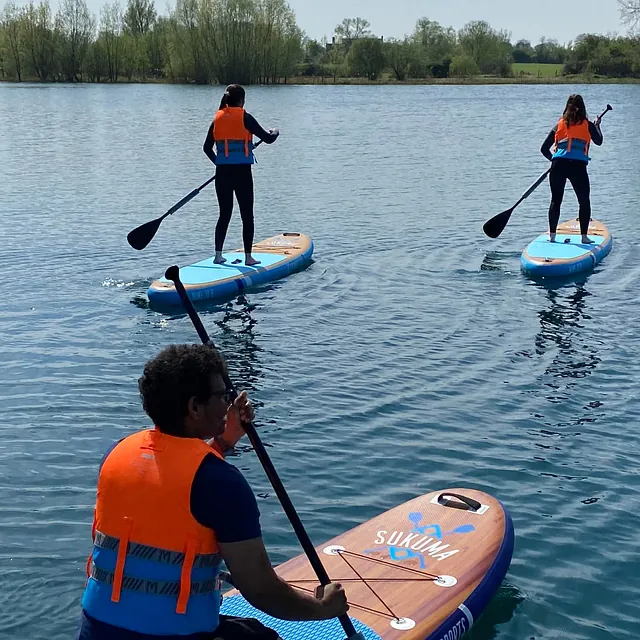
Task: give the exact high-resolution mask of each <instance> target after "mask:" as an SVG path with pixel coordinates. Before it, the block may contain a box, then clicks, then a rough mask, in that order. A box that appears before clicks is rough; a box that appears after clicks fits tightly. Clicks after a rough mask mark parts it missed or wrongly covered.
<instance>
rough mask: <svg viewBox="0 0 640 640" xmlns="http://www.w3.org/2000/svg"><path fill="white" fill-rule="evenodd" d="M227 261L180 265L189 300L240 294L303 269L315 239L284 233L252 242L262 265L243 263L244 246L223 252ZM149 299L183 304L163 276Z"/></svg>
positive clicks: (309, 260) (152, 287)
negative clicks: (249, 265) (222, 262)
mask: <svg viewBox="0 0 640 640" xmlns="http://www.w3.org/2000/svg"><path fill="white" fill-rule="evenodd" d="M222 255H223V256H224V257H225V258H226V259H227V261H226V262H225V263H224V264H214V262H213V257H211V258H207V259H206V260H202V261H200V262H196V263H195V264H190V265H188V266H186V267H181V268H180V279H181V280H182V283H183V284H184V288H185V290H186V291H187V294H188V295H189V299H190V300H192V301H196V300H216V299H219V300H222V299H228V298H232V297H233V296H235V295H237V294H238V293H240V292H242V291H244V290H245V289H248V288H250V287H255V286H256V285H260V284H264V283H267V282H271V281H273V280H278V279H280V278H284V277H285V276H288V275H289V274H290V273H294V272H295V271H300V270H301V269H304V268H305V267H307V266H308V265H309V263H310V262H311V256H312V255H313V241H312V240H311V238H310V237H309V236H307V235H304V234H302V233H281V234H280V235H277V236H272V237H271V238H267V239H266V240H262V241H261V242H258V243H256V244H254V245H253V247H252V256H253V257H254V258H255V259H256V260H260V264H258V265H255V266H253V267H248V266H246V265H245V264H244V257H245V256H244V252H243V250H242V249H237V250H235V251H228V252H224V253H223V254H222ZM147 296H148V297H149V302H150V303H151V304H152V305H154V306H155V305H157V306H177V305H181V304H182V302H181V301H180V296H179V295H178V292H177V291H176V289H175V286H174V284H173V282H172V281H171V280H167V279H166V278H165V277H164V276H163V277H162V278H159V279H158V280H155V281H154V282H152V283H151V286H150V287H149V289H148V290H147Z"/></svg>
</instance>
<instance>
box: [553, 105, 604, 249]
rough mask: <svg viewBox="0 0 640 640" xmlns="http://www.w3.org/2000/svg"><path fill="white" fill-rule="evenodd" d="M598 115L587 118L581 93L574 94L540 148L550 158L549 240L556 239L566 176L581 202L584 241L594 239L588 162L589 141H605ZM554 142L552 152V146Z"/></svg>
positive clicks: (580, 214)
mask: <svg viewBox="0 0 640 640" xmlns="http://www.w3.org/2000/svg"><path fill="white" fill-rule="evenodd" d="M600 119H601V117H600V116H598V117H597V118H596V119H595V121H594V122H589V120H588V119H587V109H586V107H585V104H584V100H583V99H582V96H581V95H580V94H572V95H570V96H569V99H568V100H567V104H566V106H565V108H564V113H563V114H562V117H561V118H560V120H559V121H558V124H557V125H556V126H555V127H554V128H553V129H552V130H551V131H550V133H549V135H548V136H547V138H546V140H545V141H544V142H543V144H542V147H541V148H540V151H541V152H542V155H544V157H545V158H547V160H551V163H552V164H551V172H550V173H549V185H550V186H551V205H550V207H549V240H550V241H551V242H555V239H556V228H557V226H558V221H559V220H560V205H561V204H562V198H563V196H564V188H565V185H566V184H567V179H568V180H569V182H571V186H572V187H573V190H574V191H575V194H576V197H577V198H578V203H579V205H580V213H579V218H580V233H581V234H582V242H583V243H584V244H590V243H592V242H593V240H591V238H589V236H588V235H587V232H588V231H589V221H590V220H591V195H590V191H591V186H590V184H589V174H588V173H587V165H588V164H589V160H590V158H589V145H590V144H591V142H593V143H594V144H596V145H598V146H600V145H601V144H602V140H603V137H602V131H601V130H600ZM552 145H553V153H552V152H551V147H552Z"/></svg>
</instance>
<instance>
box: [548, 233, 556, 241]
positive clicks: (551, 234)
mask: <svg viewBox="0 0 640 640" xmlns="http://www.w3.org/2000/svg"><path fill="white" fill-rule="evenodd" d="M555 241H556V234H555V233H551V232H549V242H555Z"/></svg>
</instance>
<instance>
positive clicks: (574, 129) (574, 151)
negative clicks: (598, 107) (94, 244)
mask: <svg viewBox="0 0 640 640" xmlns="http://www.w3.org/2000/svg"><path fill="white" fill-rule="evenodd" d="M590 144H591V133H590V132H589V121H588V120H586V119H585V120H584V121H583V122H582V123H581V124H575V125H571V126H567V123H566V122H565V121H564V118H560V120H559V121H558V126H557V129H556V136H555V146H554V153H553V154H552V157H553V158H567V159H569V160H582V161H584V162H587V163H588V162H589V160H590V158H589V146H590Z"/></svg>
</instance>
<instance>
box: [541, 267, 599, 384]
mask: <svg viewBox="0 0 640 640" xmlns="http://www.w3.org/2000/svg"><path fill="white" fill-rule="evenodd" d="M585 284H586V278H581V279H580V280H574V282H573V284H571V285H569V286H567V285H566V284H564V283H559V282H551V283H549V282H544V283H539V282H537V283H536V286H539V287H541V288H543V289H545V290H546V294H547V295H546V299H547V300H548V302H549V304H548V306H547V307H546V308H544V309H541V310H540V311H538V319H539V320H540V332H539V333H538V334H537V335H536V338H535V346H536V354H537V355H544V354H545V353H546V352H547V351H548V350H549V349H550V348H557V352H556V355H555V356H554V358H553V360H552V362H551V364H550V365H549V366H547V368H546V369H545V374H546V375H550V376H552V377H554V378H584V377H585V376H588V375H590V374H591V373H592V372H593V371H594V369H595V368H596V367H597V365H598V364H599V363H600V362H601V361H602V360H601V358H600V357H599V356H598V352H597V347H598V346H599V344H600V343H599V342H594V340H593V338H592V337H591V336H590V337H589V338H585V337H584V336H583V334H582V330H583V329H584V327H585V325H584V321H585V320H589V319H590V316H589V314H588V312H587V309H588V305H587V302H588V299H589V297H590V296H591V293H590V292H589V291H588V289H587V288H586V286H585ZM548 384H549V386H551V387H552V388H556V389H557V388H559V387H558V386H557V385H554V384H553V383H548Z"/></svg>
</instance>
